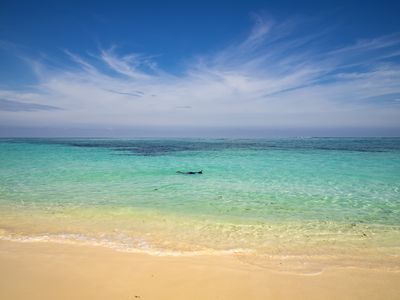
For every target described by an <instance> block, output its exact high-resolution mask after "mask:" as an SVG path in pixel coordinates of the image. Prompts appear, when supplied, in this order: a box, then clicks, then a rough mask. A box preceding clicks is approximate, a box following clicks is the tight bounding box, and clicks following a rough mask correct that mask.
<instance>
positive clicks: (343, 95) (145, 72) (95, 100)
mask: <svg viewBox="0 0 400 300" xmlns="http://www.w3.org/2000/svg"><path fill="white" fill-rule="evenodd" d="M253 19H254V27H253V28H252V29H251V30H249V34H248V36H247V37H245V38H244V39H243V40H242V41H237V42H236V43H232V44H231V45H229V46H227V47H226V48H224V49H221V50H220V51H216V52H215V53H212V54H208V55H199V56H197V57H195V58H193V59H191V60H189V62H188V63H187V65H186V69H185V70H184V71H183V72H182V75H174V74H172V73H169V72H168V71H166V70H161V69H159V67H158V64H157V62H156V59H155V58H154V57H152V56H149V55H144V54H141V53H130V54H124V55H121V54H119V53H120V51H119V50H120V49H118V48H117V47H115V46H114V47H111V48H109V49H99V51H98V53H95V54H93V53H92V54H88V53H86V54H76V53H72V52H70V51H69V50H65V55H66V57H67V58H68V59H69V61H70V64H68V66H65V67H61V65H60V66H58V67H54V65H52V67H51V68H50V67H49V65H48V63H47V60H43V59H42V60H31V59H30V60H27V61H28V62H29V64H30V66H31V67H32V68H34V69H35V70H37V71H36V74H37V77H38V83H37V84H36V85H35V86H34V87H33V91H31V92H29V93H28V92H25V91H22V90H5V89H3V90H1V89H0V97H2V98H3V99H12V101H14V102H13V103H20V102H21V103H25V104H26V105H28V104H29V105H33V106H31V107H34V106H35V105H41V106H42V108H43V109H44V108H45V107H48V108H49V107H60V108H62V110H61V109H60V110H52V111H46V112H44V111H43V110H40V109H39V108H38V107H37V106H36V107H37V108H38V109H36V110H37V111H36V112H35V113H32V112H29V113H28V112H27V111H26V110H23V109H21V110H18V109H15V110H12V109H2V112H0V117H1V124H2V125H7V126H18V125H21V126H22V125H23V126H34V125H40V126H50V125H51V126H71V125H74V126H76V125H79V126H85V125H90V126H98V127H101V126H104V127H107V126H125V127H134V126H191V127H202V126H207V127H211V126H220V127H238V126H239V127H240V126H242V127H269V128H272V127H276V128H289V127H319V128H324V127H327V128H328V127H329V128H332V127H346V126H347V127H352V126H354V127H399V128H400V107H399V105H398V101H396V99H398V95H399V93H400V84H399V82H400V63H399V61H398V60H396V58H398V55H399V51H400V34H391V35H386V36H381V37H376V38H373V39H370V40H366V39H364V40H359V41H355V42H354V43H353V44H350V45H343V46H342V47H337V46H335V47H331V48H329V47H328V45H329V43H325V41H326V40H327V39H329V36H326V35H325V36H324V34H326V31H324V30H322V29H321V30H315V31H314V32H312V33H310V34H304V33H301V31H299V30H298V28H300V27H301V24H296V23H294V22H286V23H277V22H274V21H273V20H271V19H268V18H265V17H262V16H260V15H254V16H253ZM392 96H393V97H394V98H393V101H390V99H389V98H390V97H392ZM368 99H369V100H368ZM371 99H373V101H371ZM380 99H382V101H380ZM7 101H8V100H7ZM4 105H5V107H7V105H11V104H7V102H6V103H5V104H4V103H3V107H4ZM15 105H16V106H18V105H19V104H15ZM11 106H12V105H11Z"/></svg>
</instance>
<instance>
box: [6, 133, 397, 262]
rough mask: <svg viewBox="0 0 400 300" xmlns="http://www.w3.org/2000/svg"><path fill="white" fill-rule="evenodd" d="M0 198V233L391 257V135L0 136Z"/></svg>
mask: <svg viewBox="0 0 400 300" xmlns="http://www.w3.org/2000/svg"><path fill="white" fill-rule="evenodd" d="M178 170H180V171H199V170H203V174H201V175H183V174H177V173H176V171H178ZM0 209H1V212H0V236H1V237H2V238H8V239H19V240H42V241H43V240H45V241H46V240H61V241H64V242H65V241H68V242H73V241H77V242H85V243H94V244H102V245H106V246H112V247H114V248H118V249H125V250H143V251H148V252H151V251H153V252H154V253H158V254H162V253H167V254H168V253H175V254H179V253H180V254H182V253H186V254H190V253H213V251H216V252H218V251H219V252H221V251H222V252H224V251H227V252H229V251H231V252H233V253H236V254H241V255H243V256H245V254H244V253H248V254H249V253H251V256H248V257H247V258H246V259H247V260H248V261H252V262H254V261H257V262H259V261H261V260H262V258H264V259H265V258H266V257H268V258H271V257H273V256H279V257H286V258H287V257H297V258H298V257H299V256H301V257H308V258H309V257H312V256H315V257H321V256H322V255H328V254H329V256H330V257H340V256H343V255H345V256H346V257H353V258H354V257H358V258H359V256H360V254H362V256H365V257H372V258H373V259H370V260H368V262H369V263H371V261H373V262H376V261H379V264H383V263H384V262H383V261H385V260H387V261H388V262H389V265H391V266H394V265H395V266H398V265H397V264H398V257H399V255H400V251H399V249H400V139H399V138H370V139H361V138H345V139H340V138H307V139H300V138H297V139H266V140H230V139H220V140H206V139H201V140H189V139H177V140H146V139H145V140H116V139H2V140H0ZM249 255H250V254H249ZM249 257H251V258H249ZM341 261H343V257H341ZM352 261H353V262H352V263H354V261H355V260H354V259H353V260H352Z"/></svg>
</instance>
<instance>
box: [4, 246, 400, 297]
mask: <svg viewBox="0 0 400 300" xmlns="http://www.w3.org/2000/svg"><path fill="white" fill-rule="evenodd" d="M399 284H400V273H399V272H386V271H377V270H367V269H354V268H346V269H330V270H325V271H323V272H322V273H319V274H313V275H300V274H290V273H282V272H276V271H274V270H271V269H263V268H258V267H255V266H252V265H248V264H244V263H242V262H240V261H238V260H237V259H235V257H234V256H231V255H226V256H193V257H157V256H150V255H146V254H135V253H123V252H118V251H114V250H111V249H106V248H103V247H95V246H80V245H64V244H55V243H20V242H9V241H0V299H4V300H6V299H7V300H8V299H10V300H11V299H13V300H14V299H31V300H34V299H41V300H44V299H126V300H130V299H399V298H400V288H399Z"/></svg>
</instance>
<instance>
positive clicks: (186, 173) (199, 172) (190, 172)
mask: <svg viewBox="0 0 400 300" xmlns="http://www.w3.org/2000/svg"><path fill="white" fill-rule="evenodd" d="M176 173H178V174H185V175H194V174H203V170H201V171H198V172H192V171H189V172H182V171H176Z"/></svg>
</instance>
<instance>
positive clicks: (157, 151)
mask: <svg viewBox="0 0 400 300" xmlns="http://www.w3.org/2000/svg"><path fill="white" fill-rule="evenodd" d="M0 142H7V143H33V144H60V145H67V146H72V147H83V148H104V149H110V150H113V151H115V152H116V153H120V154H122V155H135V156H158V155H170V154H174V153H178V152H191V151H222V150H282V151H290V150H296V151H298V150H304V151H309V150H321V151H353V152H389V151H400V138H307V139H302V138H282V139H254V140H245V139H209V140H206V139H204V140H200V139H199V140H190V139H179V140H150V139H149V140H118V139H0Z"/></svg>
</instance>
